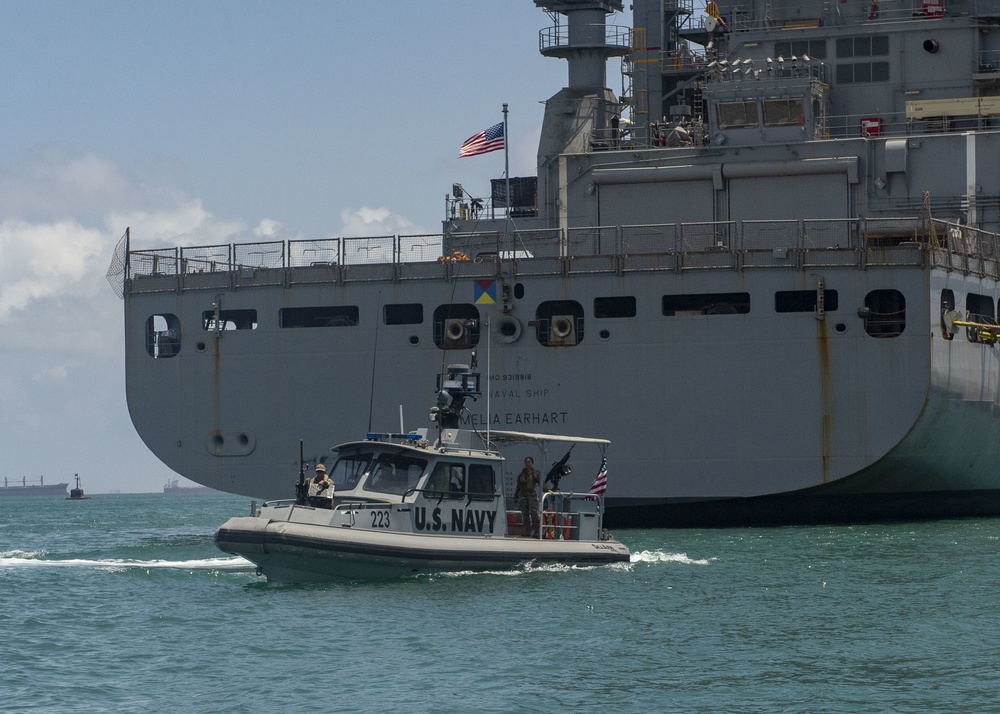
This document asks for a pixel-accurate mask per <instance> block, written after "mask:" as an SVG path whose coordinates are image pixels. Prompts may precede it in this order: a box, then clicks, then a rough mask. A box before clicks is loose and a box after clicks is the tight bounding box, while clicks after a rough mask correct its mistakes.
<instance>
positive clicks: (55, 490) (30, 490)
mask: <svg viewBox="0 0 1000 714" xmlns="http://www.w3.org/2000/svg"><path fill="white" fill-rule="evenodd" d="M68 486H69V484H68V483H50V484H48V485H46V484H45V477H44V476H39V477H38V483H34V482H29V481H28V479H26V478H22V479H21V483H17V482H16V481H15V482H13V483H11V482H9V481H8V480H7V479H4V480H3V488H0V498H4V497H6V496H65V495H66V488H67V487H68Z"/></svg>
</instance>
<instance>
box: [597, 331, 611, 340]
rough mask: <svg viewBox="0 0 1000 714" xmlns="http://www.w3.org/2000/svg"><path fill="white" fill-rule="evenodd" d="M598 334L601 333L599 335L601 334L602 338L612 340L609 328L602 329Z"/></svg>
mask: <svg viewBox="0 0 1000 714" xmlns="http://www.w3.org/2000/svg"><path fill="white" fill-rule="evenodd" d="M598 334H599V336H600V338H601V339H602V340H610V339H611V332H610V331H609V330H601V331H600V333H598Z"/></svg>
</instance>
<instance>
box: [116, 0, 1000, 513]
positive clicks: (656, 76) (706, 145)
mask: <svg viewBox="0 0 1000 714" xmlns="http://www.w3.org/2000/svg"><path fill="white" fill-rule="evenodd" d="M536 4H539V5H540V6H549V5H554V6H557V7H554V8H553V9H555V10H557V11H558V12H560V13H569V15H570V17H569V18H568V21H567V25H566V26H567V27H573V26H574V24H573V23H574V22H578V21H579V20H578V18H577V19H576V20H574V17H573V15H572V13H574V12H577V10H576V9H575V8H576V6H579V7H581V8H584V7H586V8H587V10H586V12H587V13H589V14H588V17H590V16H592V15H593V11H594V8H593V6H592V4H591V3H586V2H584V3H562V2H560V3H545V2H538V3H536ZM632 4H633V6H634V11H633V18H634V26H633V28H632V32H631V33H630V35H629V43H628V44H629V45H630V46H631V47H632V49H631V50H630V51H629V52H628V53H625V56H624V65H623V66H624V68H625V77H626V80H627V82H628V91H627V92H623V94H622V95H617V94H616V93H615V92H612V91H610V90H609V89H608V88H606V87H604V86H588V82H596V81H598V80H597V79H595V70H594V64H593V62H592V61H591V60H592V57H591V58H590V59H589V60H588V59H584V60H581V61H583V62H584V64H583V65H582V70H581V68H580V67H577V66H576V65H575V64H574V63H575V62H576V61H577V60H576V59H575V58H577V57H580V56H583V57H586V56H587V52H594V53H597V54H598V55H602V56H604V57H611V56H616V55H620V54H622V52H621V49H622V43H621V42H620V41H619V39H618V38H620V37H621V34H620V33H619V32H617V31H612V30H611V29H610V28H605V29H604V30H603V31H596V30H595V31H594V32H591V33H589V34H588V35H587V39H586V40H580V39H579V37H580V36H579V35H576V36H574V35H573V34H571V33H563V32H562V31H561V30H560V29H558V28H556V29H553V28H549V30H543V35H542V38H543V41H542V43H541V48H542V50H543V52H545V53H547V54H550V55H554V56H565V57H567V58H569V64H570V71H569V76H570V82H569V84H568V87H567V89H564V90H562V91H561V92H559V93H558V94H556V95H555V96H554V97H553V98H552V99H551V100H550V101H549V103H548V104H547V110H546V111H547V116H546V120H545V124H544V126H543V133H542V138H541V141H540V146H539V165H538V197H537V211H536V210H535V208H534V207H529V208H528V210H520V211H517V212H516V213H517V215H516V216H515V217H513V218H512V220H510V221H506V220H503V219H496V220H493V221H490V220H485V219H483V217H482V216H479V217H478V218H476V219H475V220H473V219H472V218H471V217H470V213H469V211H470V210H471V209H470V207H469V206H468V205H467V204H464V203H463V201H464V200H465V199H459V198H456V200H455V206H453V215H450V216H449V219H448V220H446V221H445V223H444V233H443V234H442V235H441V236H433V237H432V236H389V237H385V238H382V239H363V238H358V239H351V238H343V239H337V240H333V241H322V242H315V241H314V242H308V244H306V243H307V242H293V243H289V244H280V243H277V244H254V245H234V246H213V247H208V248H198V249H191V248H185V249H165V250H162V251H142V252H138V251H136V252H132V253H130V254H129V256H128V257H129V260H128V265H127V267H126V273H125V275H124V276H123V278H122V279H123V280H124V286H125V290H124V292H125V329H126V382H127V393H128V401H129V409H130V413H131V415H132V419H133V422H134V423H135V426H136V429H137V431H138V432H139V434H140V436H141V437H142V438H143V440H144V441H145V442H146V443H147V444H148V445H149V447H150V448H151V449H152V451H153V452H154V453H156V455H157V456H158V457H159V458H160V459H162V460H163V461H164V463H166V464H167V465H168V466H170V467H171V468H173V469H174V470H176V471H177V472H178V473H181V474H183V475H184V476H186V477H188V478H190V479H192V480H194V481H197V482H199V483H203V484H206V485H208V486H211V487H213V488H217V489H221V490H226V491H232V492H235V493H241V494H245V495H248V496H254V497H263V498H274V497H282V496H287V495H288V494H289V489H290V488H291V483H292V481H293V480H294V477H295V474H297V464H298V441H299V439H304V440H305V443H306V448H307V450H311V452H312V453H313V454H314V455H315V457H316V458H319V457H320V456H322V455H324V454H325V453H326V452H327V450H328V448H329V447H330V446H331V445H333V444H335V443H337V442H339V441H342V440H343V439H344V438H345V437H347V436H350V435H353V434H356V433H358V432H359V431H362V430H365V429H367V427H368V425H369V424H371V425H372V426H373V428H391V429H395V428H396V427H397V426H398V424H399V419H400V417H399V411H400V405H402V407H403V411H404V415H405V420H406V422H407V423H406V427H407V428H413V427H414V426H416V425H420V424H422V423H423V421H424V420H425V419H426V414H425V412H424V405H425V403H426V400H427V396H428V394H429V393H430V392H431V388H432V386H433V385H430V384H424V383H422V382H421V381H420V380H414V379H413V378H412V375H414V374H417V375H419V374H430V373H434V372H437V371H439V369H440V367H441V366H442V365H443V364H447V363H450V362H454V361H456V360H458V361H461V360H464V358H465V355H467V354H468V351H469V349H470V348H471V347H476V349H477V350H478V352H479V359H480V365H481V368H482V366H483V365H484V364H485V362H486V359H487V355H488V358H489V370H490V379H489V385H490V394H489V397H488V399H487V398H485V397H484V398H483V399H480V400H479V401H478V402H475V403H474V404H473V405H472V408H471V413H470V417H469V420H468V425H472V426H476V427H477V428H484V427H485V426H486V424H487V423H489V424H490V425H491V426H492V427H493V428H497V429H513V430H522V431H551V432H556V433H583V434H592V435H594V436H601V437H606V438H608V439H610V440H611V441H612V442H613V443H614V445H615V446H614V453H613V455H612V460H611V461H610V463H609V471H610V476H609V482H608V483H609V486H608V509H609V510H608V524H609V525H611V526H616V525H621V524H624V525H629V524H633V525H670V524H673V523H676V524H684V525H690V524H697V523H703V522H704V523H708V522H727V523H753V522H799V521H810V520H852V519H858V518H862V519H863V518H869V517H877V518H892V517H908V516H920V517H932V516H936V515H956V514H959V515H961V514H979V513H984V512H991V513H997V512H1000V483H998V481H1000V479H998V478H997V475H996V469H995V468H992V467H991V464H994V463H995V462H996V458H997V456H998V455H1000V453H998V451H1000V418H998V416H997V415H998V414H1000V409H998V407H1000V392H998V387H1000V364H998V359H1000V358H998V354H1000V353H998V349H1000V348H998V347H997V346H996V344H995V342H996V339H995V337H992V336H991V334H990V332H989V330H986V331H985V333H983V331H982V330H976V329H971V328H968V329H966V328H960V329H948V328H947V327H946V326H945V325H944V321H943V320H942V313H943V312H944V311H946V310H949V309H951V310H956V311H957V312H959V313H961V315H962V316H963V317H966V318H969V319H971V320H972V321H973V322H976V323H981V324H986V325H989V324H995V322H996V317H997V298H998V296H1000V290H998V284H997V282H998V275H1000V266H998V263H997V256H998V255H1000V253H998V236H997V235H996V232H997V231H998V229H1000V199H998V196H1000V166H998V164H997V163H996V161H995V160H993V157H995V156H997V155H998V150H1000V145H998V141H1000V133H998V132H997V131H995V130H993V129H992V128H991V125H992V123H994V122H996V121H997V120H996V118H995V117H994V113H998V114H1000V107H997V106H995V105H994V102H996V101H997V94H998V92H1000V71H998V70H1000V61H998V60H1000V33H997V32H996V31H995V30H996V29H997V28H996V25H997V24H998V18H1000V2H980V3H966V2H956V3H949V4H948V5H947V7H943V6H940V5H936V4H933V3H917V4H911V3H891V2H879V3H875V4H871V5H869V4H864V6H862V4H856V5H844V4H829V3H825V2H819V1H816V2H807V3H796V4H795V5H794V7H793V6H791V5H789V6H788V7H784V6H781V7H778V6H776V5H774V4H773V3H765V2H763V1H762V0H761V1H758V2H756V3H753V4H752V5H750V6H746V5H743V6H739V7H737V6H735V5H734V4H732V3H724V2H723V3H720V4H719V7H720V11H721V15H722V19H723V21H724V22H725V23H726V26H727V27H728V32H722V31H720V30H718V29H717V30H716V31H715V32H713V33H709V32H707V31H705V29H704V27H703V26H702V22H701V20H702V18H701V17H698V18H695V17H694V15H693V10H692V9H690V8H686V7H685V6H684V4H683V3H679V4H673V3H661V2H659V0H636V2H634V3H632ZM581 12H582V10H581ZM540 19H541V16H540ZM591 19H592V18H591ZM591 24H592V23H591ZM990 30H994V31H992V32H991V31H990ZM598 37H603V38H604V41H603V42H598V41H597V40H596V39H595V38H598ZM545 38H548V40H546V39H545ZM578 40H579V41H580V42H581V43H582V45H585V47H584V46H581V47H580V48H576V47H574V46H573V45H574V43H575V42H577V41H578ZM588 48H589V49H588ZM578 49H579V50H586V52H583V54H582V55H581V53H580V52H577V51H576V50H578ZM571 50H572V51H571ZM769 60H770V61H769ZM737 61H738V63H739V64H738V65H737ZM723 62H725V64H723ZM713 63H714V64H713ZM883 65H884V66H883ZM734 68H736V69H739V72H736V71H735V70H734ZM600 81H603V78H602V79H601V80H600ZM684 107H686V109H684ZM737 110H739V111H740V112H743V113H742V114H739V115H738V116H737V114H736V112H737ZM734 117H735V118H734ZM616 121H617V122H621V123H620V124H618V125H617V128H616ZM439 251H440V252H439ZM459 253H461V255H459ZM442 254H443V255H446V256H449V257H452V256H454V257H455V258H457V259H455V260H438V259H437V258H438V256H439V255H442ZM359 255H368V256H370V258H368V259H359V258H358V256H359ZM464 257H468V258H469V260H464V259H463V258H464ZM366 261H367V262H366ZM477 281H479V282H477ZM484 290H485V294H486V295H487V297H486V298H485V299H484V298H483V294H484ZM893 291H895V293H898V294H900V295H901V296H902V299H903V301H902V304H897V305H896V307H895V308H894V309H889V308H884V306H882V307H880V305H882V303H880V302H879V300H882V299H885V298H886V295H891V294H894V293H893ZM803 293H812V294H813V295H814V296H815V297H814V302H815V305H816V306H815V307H810V308H809V309H804V308H803V307H802V305H801V304H797V306H796V305H793V308H792V309H788V308H787V306H786V307H784V308H781V309H779V308H780V307H781V305H782V300H784V299H786V298H787V297H788V295H791V299H792V301H793V303H794V302H795V300H799V301H801V300H802V294H803ZM833 293H835V294H836V306H835V307H834V306H833V299H834V295H833ZM705 296H714V301H712V300H709V299H708V298H707V297H705ZM821 298H822V299H821ZM491 300H492V302H491ZM685 300H687V301H688V302H689V303H690V302H691V301H694V302H693V303H692V304H691V305H687V303H685ZM824 300H825V307H823V305H824ZM699 301H700V302H699ZM695 303H696V304H695ZM709 303H712V304H709ZM414 305H420V306H422V308H421V309H420V313H421V314H420V315H419V320H417V319H416V314H415V313H414V312H412V306H414ZM456 305H457V306H460V307H458V308H454V307H453V308H451V314H450V315H446V316H445V317H443V318H442V317H441V314H442V311H445V312H446V311H447V309H448V308H447V307H446V306H456ZM678 305H680V306H681V307H680V308H678V307H677V306H678ZM685 305H687V307H685ZM692 305H693V306H692ZM873 305H874V307H873ZM387 306H411V307H410V308H407V309H410V310H411V312H408V313H407V312H406V310H405V309H404V310H403V312H404V313H405V314H406V315H407V316H406V317H405V319H403V320H388V324H387V320H386V317H387V313H386V309H387ZM311 307H327V308H329V307H337V308H340V307H347V308H351V310H347V311H346V312H341V313H338V312H336V311H334V312H332V313H331V312H329V311H327V312H324V313H322V314H320V315H319V318H321V319H326V320H327V322H326V323H325V324H327V325H328V326H327V327H318V328H314V329H308V328H306V329H303V328H290V327H288V326H285V327H282V324H284V323H283V321H284V322H285V323H287V322H289V321H291V320H295V319H303V318H302V317H301V314H302V313H294V317H292V315H293V313H288V312H282V311H283V310H287V309H289V308H311ZM883 308H884V309H883ZM352 310H353V311H352ZM553 310H557V312H553ZM558 310H563V311H564V312H558ZM241 311H242V312H241ZM245 311H255V312H254V313H253V318H252V320H249V319H248V320H247V321H246V322H245V323H243V324H238V323H240V319H241V316H243V317H246V316H248V315H250V314H251V313H249V312H245ZM565 311H569V312H565ZM436 313H437V315H436ZM305 314H306V315H307V317H308V316H309V315H313V313H309V312H308V311H306V313H305ZM206 315H207V316H208V317H207V318H206ZM154 316H159V317H158V318H156V319H154ZM470 316H471V317H470ZM313 317H315V315H313ZM230 318H234V319H230ZM455 319H458V320H459V323H453V322H449V320H455ZM470 319H471V320H473V322H469V320H470ZM462 320H464V322H462ZM231 327H240V328H242V329H223V328H231ZM206 328H207V329H206ZM216 328H220V329H216ZM452 329H453V330H455V333H454V334H453V335H452V333H450V332H449V330H452ZM459 333H461V334H459ZM449 335H452V336H454V337H457V339H450V338H449ZM376 346H377V347H376ZM460 354H461V355H462V357H461V358H458V357H457V355H460ZM483 371H484V372H485V369H483ZM487 405H488V406H487ZM557 458H558V457H557ZM514 461H515V462H516V459H515V460H514ZM593 475H594V474H589V473H588V474H583V473H581V472H580V471H579V470H578V471H577V472H576V473H574V474H573V477H572V478H574V479H577V483H572V484H571V483H564V484H563V487H564V488H577V489H581V490H582V489H585V488H586V487H587V486H588V485H589V481H590V480H591V479H592V478H593ZM508 476H509V475H508Z"/></svg>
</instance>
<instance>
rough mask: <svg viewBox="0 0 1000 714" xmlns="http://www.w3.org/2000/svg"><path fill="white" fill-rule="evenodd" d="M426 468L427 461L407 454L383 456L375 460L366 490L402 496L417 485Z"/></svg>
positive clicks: (366, 483) (366, 482)
mask: <svg viewBox="0 0 1000 714" xmlns="http://www.w3.org/2000/svg"><path fill="white" fill-rule="evenodd" d="M426 466H427V461H426V460H425V459H417V458H414V457H412V456H408V455H406V454H382V455H380V456H379V457H378V458H377V459H375V463H374V464H373V465H372V470H371V475H370V476H369V477H368V480H367V481H365V485H364V490H365V491H378V492H379V493H392V494H395V495H397V496H402V495H403V494H404V493H406V492H407V491H408V490H410V489H411V488H413V487H415V486H416V485H417V480H418V479H419V478H420V475H421V474H422V473H423V472H424V468H426Z"/></svg>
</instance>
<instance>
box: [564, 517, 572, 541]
mask: <svg viewBox="0 0 1000 714" xmlns="http://www.w3.org/2000/svg"><path fill="white" fill-rule="evenodd" d="M572 532H573V516H571V515H569V514H568V513H567V514H566V515H564V516H563V517H562V539H563V540H569V538H570V535H571V534H572Z"/></svg>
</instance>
